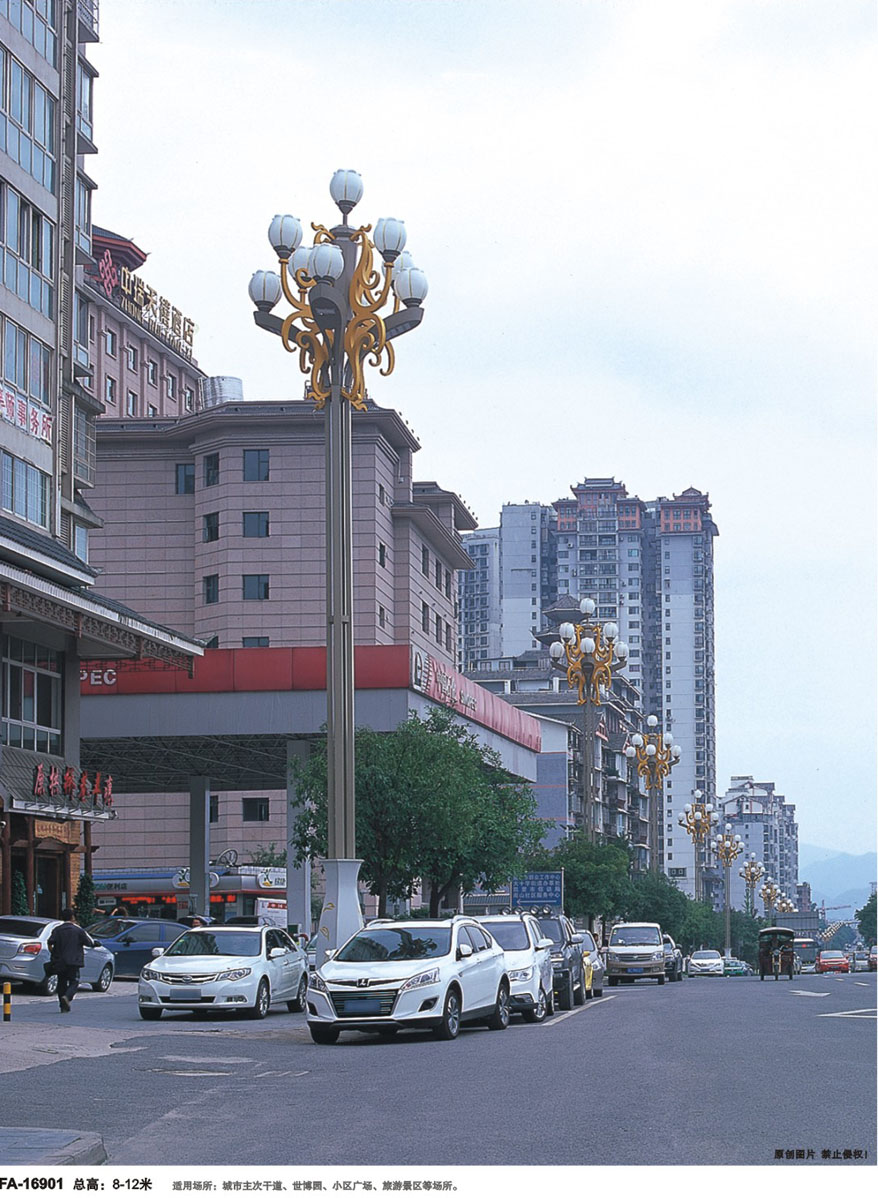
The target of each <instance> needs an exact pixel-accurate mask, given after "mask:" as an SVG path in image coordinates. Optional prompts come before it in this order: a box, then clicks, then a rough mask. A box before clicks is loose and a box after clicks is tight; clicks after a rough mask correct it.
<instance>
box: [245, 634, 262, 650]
mask: <svg viewBox="0 0 878 1198" xmlns="http://www.w3.org/2000/svg"><path fill="white" fill-rule="evenodd" d="M241 644H242V645H243V646H244V648H245V649H267V648H268V637H267V636H245V637H243V638H242V640H241Z"/></svg>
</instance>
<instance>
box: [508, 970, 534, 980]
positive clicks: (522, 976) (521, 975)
mask: <svg viewBox="0 0 878 1198" xmlns="http://www.w3.org/2000/svg"><path fill="white" fill-rule="evenodd" d="M533 972H534V971H533V968H532V967H528V968H527V969H513V970H512V972H511V973H510V974H509V980H510V982H529V981H530V979H531V978H532V977H533Z"/></svg>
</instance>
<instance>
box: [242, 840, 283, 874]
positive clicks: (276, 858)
mask: <svg viewBox="0 0 878 1198" xmlns="http://www.w3.org/2000/svg"><path fill="white" fill-rule="evenodd" d="M286 863H287V855H286V852H285V851H284V850H283V849H279V848H278V847H277V844H276V842H275V841H272V842H271V844H270V845H269V846H268V848H266V847H265V845H263V844H258V845H257V846H256V848H255V849H251V850H250V864H251V865H262V866H264V867H266V868H275V869H277V868H278V867H279V866H285V865H286Z"/></svg>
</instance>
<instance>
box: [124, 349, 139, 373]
mask: <svg viewBox="0 0 878 1198" xmlns="http://www.w3.org/2000/svg"><path fill="white" fill-rule="evenodd" d="M125 361H126V362H127V364H128V369H129V370H136V369H137V350H136V349H135V348H134V346H133V345H126V346H125Z"/></svg>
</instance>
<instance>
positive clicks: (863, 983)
mask: <svg viewBox="0 0 878 1198" xmlns="http://www.w3.org/2000/svg"><path fill="white" fill-rule="evenodd" d="M854 985H855V986H868V985H869V983H868V982H854Z"/></svg>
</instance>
